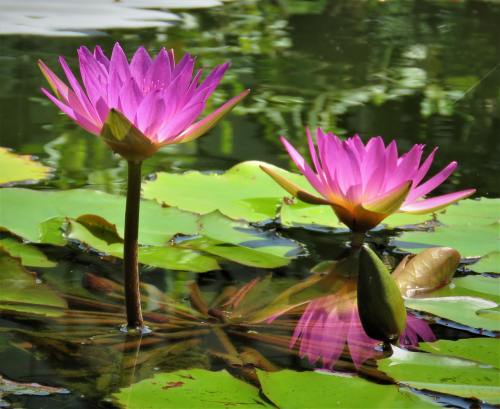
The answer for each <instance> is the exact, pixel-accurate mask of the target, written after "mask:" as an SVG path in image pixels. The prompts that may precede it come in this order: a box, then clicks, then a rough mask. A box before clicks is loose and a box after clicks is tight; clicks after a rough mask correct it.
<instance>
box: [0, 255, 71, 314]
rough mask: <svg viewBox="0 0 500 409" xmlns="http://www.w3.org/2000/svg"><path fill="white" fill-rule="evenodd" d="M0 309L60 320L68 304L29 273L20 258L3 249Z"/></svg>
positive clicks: (0, 263) (0, 264)
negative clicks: (54, 317) (59, 317)
mask: <svg viewBox="0 0 500 409" xmlns="http://www.w3.org/2000/svg"><path fill="white" fill-rule="evenodd" d="M0 283H1V286H2V291H0V309H2V310H9V311H20V312H29V313H33V314H40V315H47V316H60V315H62V314H63V313H64V309H65V308H67V305H66V301H65V300H64V299H63V298H61V297H59V296H58V295H57V294H56V292H55V291H52V290H51V289H50V288H49V287H48V286H46V285H45V284H43V283H40V282H38V280H37V279H36V277H35V276H34V275H33V274H31V273H30V272H28V271H26V270H25V269H24V267H23V266H22V265H21V261H20V259H18V258H13V257H12V256H11V255H10V254H9V253H7V252H6V251H5V250H3V249H2V248H0Z"/></svg>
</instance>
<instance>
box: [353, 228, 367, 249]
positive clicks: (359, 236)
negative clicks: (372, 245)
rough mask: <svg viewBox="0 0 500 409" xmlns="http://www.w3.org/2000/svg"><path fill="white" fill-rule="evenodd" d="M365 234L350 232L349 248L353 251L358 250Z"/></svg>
mask: <svg viewBox="0 0 500 409" xmlns="http://www.w3.org/2000/svg"><path fill="white" fill-rule="evenodd" d="M365 237H366V235H365V233H360V232H355V231H353V232H352V239H351V247H352V248H353V249H359V248H360V247H361V246H362V245H363V243H364V242H365Z"/></svg>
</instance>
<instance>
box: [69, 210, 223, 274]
mask: <svg viewBox="0 0 500 409" xmlns="http://www.w3.org/2000/svg"><path fill="white" fill-rule="evenodd" d="M99 236H100V235H99V234H96V231H95V229H93V230H90V229H89V227H88V226H85V225H84V224H82V223H79V222H77V221H76V220H69V224H68V234H67V237H68V238H69V239H71V240H77V241H79V242H81V243H84V244H85V245H87V246H89V247H91V248H93V249H95V250H97V251H98V252H100V253H104V254H107V255H111V256H114V257H118V258H123V244H122V243H121V238H120V237H119V236H116V237H115V239H114V240H111V242H110V241H107V240H106V239H104V238H102V237H99ZM107 239H108V240H109V236H108V238H107ZM139 262H140V263H142V264H147V265H151V266H155V267H161V268H168V269H172V270H184V271H192V272H198V273H201V272H205V271H210V270H218V269H219V268H220V267H219V264H218V263H217V261H216V260H215V259H214V258H213V257H210V256H207V255H203V254H201V253H200V252H199V251H193V250H189V249H183V248H180V247H178V246H173V245H165V246H161V247H160V246H140V247H139Z"/></svg>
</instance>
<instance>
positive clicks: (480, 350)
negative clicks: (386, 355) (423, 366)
mask: <svg viewBox="0 0 500 409" xmlns="http://www.w3.org/2000/svg"><path fill="white" fill-rule="evenodd" d="M419 348H420V349H421V350H423V351H427V352H432V353H434V354H438V355H449V356H453V357H458V358H463V359H469V360H471V361H476V362H480V363H482V364H486V365H491V366H493V367H495V368H496V369H500V339H496V338H467V339H459V340H456V341H448V340H446V339H441V340H439V341H436V342H423V343H421V344H420V345H419Z"/></svg>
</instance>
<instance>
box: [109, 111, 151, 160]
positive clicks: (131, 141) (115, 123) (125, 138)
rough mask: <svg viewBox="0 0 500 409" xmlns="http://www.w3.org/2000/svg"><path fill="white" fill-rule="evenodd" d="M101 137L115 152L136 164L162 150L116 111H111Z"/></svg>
mask: <svg viewBox="0 0 500 409" xmlns="http://www.w3.org/2000/svg"><path fill="white" fill-rule="evenodd" d="M101 137H102V139H104V141H105V142H106V143H107V144H108V146H109V147H110V148H111V149H112V150H113V152H115V153H118V154H119V155H120V156H122V157H123V158H125V159H126V160H129V161H134V162H142V161H143V160H145V159H147V158H149V157H150V156H152V155H153V154H154V153H155V152H156V151H157V150H158V149H159V148H160V145H159V144H155V143H154V142H152V141H151V140H150V139H149V138H148V137H147V136H145V135H144V134H143V133H142V132H141V131H140V130H139V129H137V128H136V127H135V126H134V125H133V124H132V123H131V122H130V121H129V120H128V119H127V118H126V117H125V116H124V115H123V114H121V113H120V112H118V111H116V110H115V109H112V110H111V111H109V114H108V117H107V118H106V122H105V123H104V126H103V127H102V131H101Z"/></svg>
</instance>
